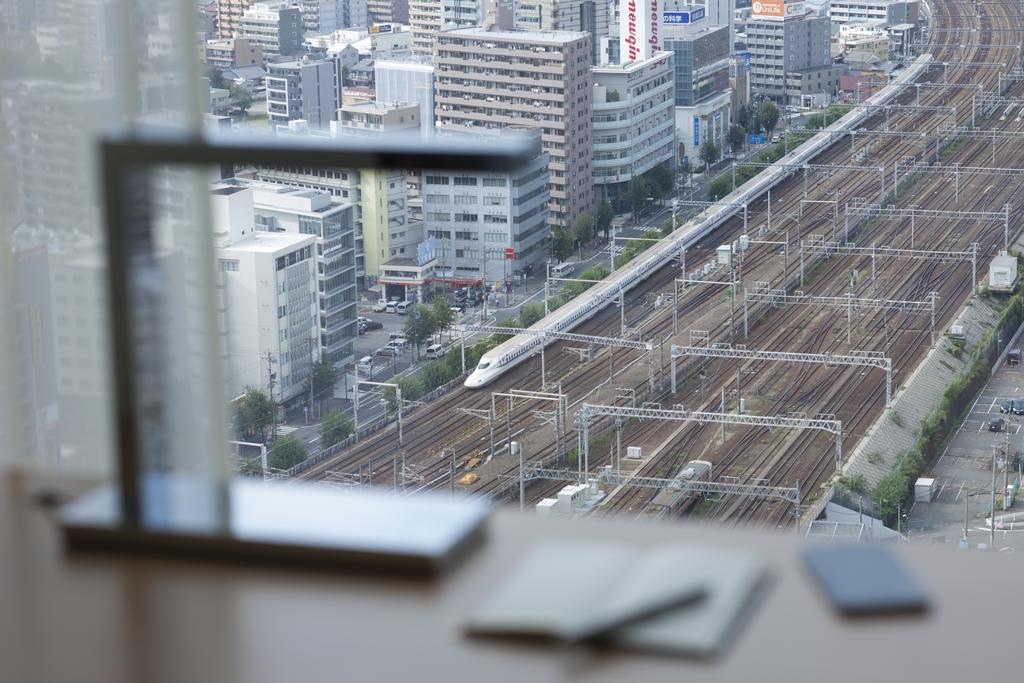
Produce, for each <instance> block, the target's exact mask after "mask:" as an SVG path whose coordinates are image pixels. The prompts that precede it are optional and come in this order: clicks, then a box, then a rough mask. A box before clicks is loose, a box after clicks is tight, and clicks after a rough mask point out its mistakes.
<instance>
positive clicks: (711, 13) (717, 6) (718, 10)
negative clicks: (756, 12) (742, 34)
mask: <svg viewBox="0 0 1024 683" xmlns="http://www.w3.org/2000/svg"><path fill="white" fill-rule="evenodd" d="M674 2H680V0H667V2H666V4H665V8H666V9H674V8H675V6H674V5H673V3H674ZM704 11H705V18H706V19H707V22H708V25H709V26H716V27H717V26H726V27H728V29H729V52H730V53H731V52H732V51H733V50H734V49H735V46H736V26H735V23H734V16H735V14H736V0H704Z"/></svg>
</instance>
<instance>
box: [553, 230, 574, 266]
mask: <svg viewBox="0 0 1024 683" xmlns="http://www.w3.org/2000/svg"><path fill="white" fill-rule="evenodd" d="M571 254H572V235H570V234H569V231H568V230H566V229H565V228H562V227H557V228H555V229H554V230H553V231H552V232H551V255H552V256H553V257H554V258H555V260H556V261H558V262H559V263H561V262H562V261H564V260H565V259H567V258H568V257H569V256H570V255H571Z"/></svg>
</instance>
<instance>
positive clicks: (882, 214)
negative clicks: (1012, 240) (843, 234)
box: [843, 197, 1010, 249]
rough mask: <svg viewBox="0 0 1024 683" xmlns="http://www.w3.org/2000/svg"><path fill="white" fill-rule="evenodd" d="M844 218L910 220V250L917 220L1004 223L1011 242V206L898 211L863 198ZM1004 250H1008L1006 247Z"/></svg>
mask: <svg viewBox="0 0 1024 683" xmlns="http://www.w3.org/2000/svg"><path fill="white" fill-rule="evenodd" d="M843 216H844V220H845V221H846V223H847V224H848V223H849V217H850V216H853V217H855V218H877V219H881V220H904V219H906V218H909V219H910V248H911V249H913V248H914V232H915V230H916V228H917V219H918V218H924V219H927V220H933V219H942V220H949V221H964V220H966V221H977V222H992V223H1002V225H1003V243H1004V245H1005V244H1006V243H1007V242H1008V241H1009V234H1010V205H1009V204H1004V205H1003V210H1002V211H945V210H942V209H922V208H919V207H917V206H910V207H907V208H905V209H898V208H896V207H895V206H893V205H892V204H889V205H888V206H885V207H882V206H879V205H878V204H869V203H868V202H867V201H866V200H865V199H864V198H863V197H854V198H853V201H852V202H848V203H847V204H846V205H845V206H844V207H843ZM1004 248H1006V247H1005V246H1004Z"/></svg>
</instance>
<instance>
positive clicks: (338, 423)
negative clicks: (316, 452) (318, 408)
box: [320, 412, 352, 448]
mask: <svg viewBox="0 0 1024 683" xmlns="http://www.w3.org/2000/svg"><path fill="white" fill-rule="evenodd" d="M351 433H352V421H351V420H349V419H348V416H347V415H345V413H342V412H333V413H328V414H327V417H325V418H324V419H323V422H321V423H320V447H321V448H330V447H331V446H333V445H334V444H336V443H340V442H342V441H344V440H345V439H347V438H348V437H349V435H350V434H351Z"/></svg>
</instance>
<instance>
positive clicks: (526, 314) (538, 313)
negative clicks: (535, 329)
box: [519, 304, 544, 327]
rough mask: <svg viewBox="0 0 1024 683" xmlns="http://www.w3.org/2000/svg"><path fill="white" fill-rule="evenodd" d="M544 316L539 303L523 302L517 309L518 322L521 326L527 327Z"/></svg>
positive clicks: (542, 308)
mask: <svg viewBox="0 0 1024 683" xmlns="http://www.w3.org/2000/svg"><path fill="white" fill-rule="evenodd" d="M543 317H544V306H542V305H541V304H523V307H522V308H520V309H519V322H520V323H522V325H523V327H529V326H530V325H532V324H534V323H535V322H537V321H538V320H540V319H541V318H543Z"/></svg>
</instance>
